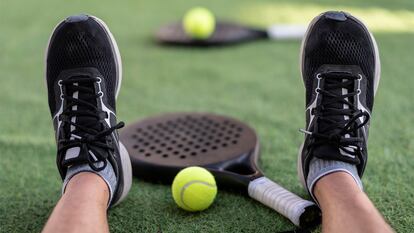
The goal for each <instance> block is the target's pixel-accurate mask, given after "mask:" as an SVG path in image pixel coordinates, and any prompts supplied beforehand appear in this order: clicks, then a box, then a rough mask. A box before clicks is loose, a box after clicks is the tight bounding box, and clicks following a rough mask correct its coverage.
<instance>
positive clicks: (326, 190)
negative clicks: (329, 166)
mask: <svg viewBox="0 0 414 233" xmlns="http://www.w3.org/2000/svg"><path fill="white" fill-rule="evenodd" d="M313 193H314V195H315V197H316V199H317V200H318V202H319V203H320V205H321V206H322V205H323V204H329V201H330V200H333V201H335V202H336V204H339V203H338V202H337V201H338V200H342V201H346V202H347V201H354V200H355V199H356V198H358V197H359V195H360V194H364V192H363V191H362V190H361V188H360V187H359V186H358V184H357V183H356V182H355V180H354V178H353V177H352V176H351V175H350V174H349V173H347V172H333V173H330V174H328V175H326V176H324V177H322V178H321V179H319V180H318V181H317V183H316V184H315V186H314V189H313Z"/></svg>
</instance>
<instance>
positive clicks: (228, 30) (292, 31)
mask: <svg viewBox="0 0 414 233" xmlns="http://www.w3.org/2000/svg"><path fill="white" fill-rule="evenodd" d="M305 32H306V26H304V25H273V26H271V27H269V28H267V29H258V28H253V27H246V26H243V25H239V24H236V23H228V22H218V23H217V24H216V29H215V31H214V33H213V34H212V35H211V36H210V37H209V38H208V39H205V40H197V39H193V38H191V37H189V36H188V35H187V34H186V33H185V31H184V29H183V27H182V25H181V23H179V22H177V23H171V24H168V25H165V26H163V27H161V28H160V29H159V30H158V31H157V32H156V34H155V39H156V41H158V42H159V43H161V44H167V45H184V46H214V45H231V44H237V43H241V42H248V41H253V40H261V39H276V40H287V39H296V40H299V39H302V37H303V35H304V34H305Z"/></svg>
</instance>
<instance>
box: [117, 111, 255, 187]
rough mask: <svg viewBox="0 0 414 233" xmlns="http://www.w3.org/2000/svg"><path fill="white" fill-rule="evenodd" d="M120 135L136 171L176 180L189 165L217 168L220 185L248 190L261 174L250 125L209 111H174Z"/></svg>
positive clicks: (153, 177) (149, 176)
mask: <svg viewBox="0 0 414 233" xmlns="http://www.w3.org/2000/svg"><path fill="white" fill-rule="evenodd" d="M120 138H121V141H122V142H123V144H124V145H125V147H126V148H127V150H128V152H129V155H130V157H131V162H132V167H133V172H134V175H136V176H138V177H142V178H145V179H149V180H152V181H159V182H164V183H171V182H172V180H173V179H174V177H175V175H176V174H177V173H178V172H179V171H180V170H181V169H183V168H185V167H188V166H202V167H205V168H207V169H209V170H210V171H211V172H212V173H214V175H215V177H216V180H217V182H218V184H219V186H223V187H229V188H237V189H241V190H245V189H246V186H247V185H248V183H249V182H250V181H251V180H252V179H254V178H256V177H259V176H261V172H260V171H259V170H258V168H257V166H256V164H257V159H258V155H259V153H258V151H259V146H258V139H257V135H256V133H255V131H254V130H253V129H252V128H250V127H249V126H248V125H246V124H244V123H242V122H240V121H238V120H235V119H233V118H229V117H225V116H219V115H215V114H208V113H174V114H165V115H160V116H156V117H151V118H147V119H144V120H141V121H139V122H136V123H133V124H131V125H129V126H127V127H126V128H125V129H123V130H122V131H121V133H120Z"/></svg>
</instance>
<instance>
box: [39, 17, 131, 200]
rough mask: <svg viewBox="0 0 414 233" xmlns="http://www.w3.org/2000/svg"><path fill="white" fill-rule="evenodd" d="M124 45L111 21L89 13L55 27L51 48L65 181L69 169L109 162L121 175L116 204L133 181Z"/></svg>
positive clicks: (51, 91)
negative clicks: (126, 139)
mask: <svg viewBox="0 0 414 233" xmlns="http://www.w3.org/2000/svg"><path fill="white" fill-rule="evenodd" d="M121 69H122V67H121V57H120V54H119V50H118V46H117V44H116V42H115V40H114V37H113V36H112V34H111V32H110V31H109V29H108V27H107V26H106V24H105V23H104V22H103V21H102V20H100V19H98V18H96V17H94V16H88V15H76V16H70V17H68V18H67V19H65V20H64V21H62V22H61V23H59V24H58V25H57V26H56V28H55V29H54V31H53V33H52V36H51V37H50V40H49V44H48V46H47V50H46V82H47V88H48V97H49V107H50V112H51V114H52V119H53V124H54V127H55V133H56V141H57V161H56V162H57V166H58V169H59V172H60V175H61V177H62V179H64V178H65V176H66V172H67V169H68V167H70V166H73V165H78V164H85V163H87V164H89V166H90V167H91V168H92V169H93V170H95V171H100V170H102V169H104V168H105V166H106V165H107V163H108V162H109V163H110V164H111V165H112V167H113V169H114V171H115V175H116V177H117V188H116V190H114V191H113V198H112V201H111V203H110V204H111V205H115V204H117V203H119V202H120V201H121V200H122V199H123V198H125V197H126V195H127V193H128V191H129V189H130V187H131V181H132V173H131V162H130V159H129V155H128V152H127V151H126V149H125V147H124V146H123V145H122V143H121V142H120V141H119V136H118V132H117V129H119V128H121V127H122V126H123V123H122V122H121V123H119V124H116V121H117V120H116V108H115V100H116V97H117V95H118V92H119V89H120V86H121V79H122V70H121Z"/></svg>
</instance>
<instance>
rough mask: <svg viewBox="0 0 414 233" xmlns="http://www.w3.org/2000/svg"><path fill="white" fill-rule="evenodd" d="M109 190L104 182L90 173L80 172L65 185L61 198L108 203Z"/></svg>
mask: <svg viewBox="0 0 414 233" xmlns="http://www.w3.org/2000/svg"><path fill="white" fill-rule="evenodd" d="M109 195H110V194H109V188H108V185H107V184H106V182H105V181H104V180H103V179H102V178H101V177H100V176H99V175H97V174H95V173H92V172H80V173H78V174H76V175H74V176H73V177H72V178H71V179H70V180H69V181H68V183H67V185H66V187H65V190H64V194H63V196H65V197H75V198H85V199H88V200H95V201H97V202H104V203H108V200H109Z"/></svg>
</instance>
